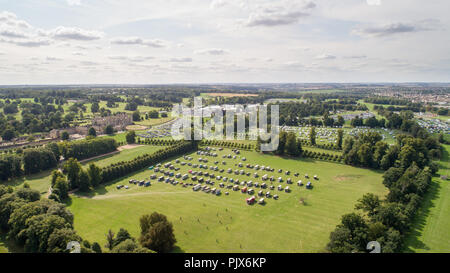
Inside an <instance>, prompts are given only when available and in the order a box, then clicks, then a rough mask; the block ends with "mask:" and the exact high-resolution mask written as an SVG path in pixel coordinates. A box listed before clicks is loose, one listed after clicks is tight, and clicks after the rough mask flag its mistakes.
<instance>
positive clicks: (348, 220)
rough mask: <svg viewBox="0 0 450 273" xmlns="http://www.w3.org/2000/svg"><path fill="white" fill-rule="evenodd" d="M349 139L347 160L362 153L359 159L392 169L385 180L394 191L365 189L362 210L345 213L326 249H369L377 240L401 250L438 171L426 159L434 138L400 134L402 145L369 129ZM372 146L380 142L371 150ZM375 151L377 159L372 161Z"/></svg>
mask: <svg viewBox="0 0 450 273" xmlns="http://www.w3.org/2000/svg"><path fill="white" fill-rule="evenodd" d="M346 142H347V144H348V145H349V143H353V144H352V145H351V146H352V149H351V150H350V151H349V152H347V151H348V149H347V147H346V146H344V151H345V152H347V154H346V158H345V160H346V161H348V160H349V158H354V159H356V158H358V160H359V164H366V165H367V166H374V165H373V164H376V165H379V166H381V167H382V168H387V171H386V172H385V173H384V175H383V184H384V185H385V186H386V187H387V188H388V189H389V193H388V195H387V197H386V199H385V200H381V199H380V198H379V197H378V196H376V195H374V194H371V193H368V194H365V195H364V196H363V197H362V198H361V199H360V200H359V201H358V203H357V204H356V207H355V208H356V209H357V210H358V212H354V213H350V214H346V215H344V216H343V217H342V219H341V223H340V224H339V225H338V226H337V227H336V229H335V230H334V231H333V232H332V233H331V234H330V242H329V243H328V245H327V249H328V250H329V251H331V252H346V253H349V252H365V251H366V247H367V243H368V242H370V241H377V242H379V243H380V245H381V248H382V252H398V251H400V250H401V248H402V240H403V238H404V236H405V234H406V232H408V230H409V229H410V227H411V222H412V220H413V218H414V216H415V214H416V212H417V209H418V208H419V206H420V204H421V201H422V199H423V196H424V194H425V193H426V191H427V189H428V187H429V185H430V183H431V178H432V175H433V174H434V173H435V172H437V170H438V169H437V166H436V164H434V163H432V162H431V160H429V158H427V156H428V153H427V149H429V148H427V143H428V145H430V144H431V143H434V141H432V140H430V139H425V140H424V139H418V138H413V137H411V136H399V137H398V144H397V145H393V146H391V147H389V146H388V145H387V144H386V143H383V142H381V141H379V137H378V136H377V135H374V134H365V135H360V136H359V137H358V138H354V139H353V140H348V141H346ZM370 145H371V146H375V147H374V148H373V149H371V148H370V147H369V146H370ZM433 145H434V144H433ZM357 147H358V148H357ZM353 149H355V150H357V151H355V150H353ZM352 150H353V151H352ZM383 151H384V152H383ZM383 154H384V156H382V155H383ZM370 156H373V158H374V160H373V161H372V162H371V161H370V160H369V157H370ZM380 158H381V160H380Z"/></svg>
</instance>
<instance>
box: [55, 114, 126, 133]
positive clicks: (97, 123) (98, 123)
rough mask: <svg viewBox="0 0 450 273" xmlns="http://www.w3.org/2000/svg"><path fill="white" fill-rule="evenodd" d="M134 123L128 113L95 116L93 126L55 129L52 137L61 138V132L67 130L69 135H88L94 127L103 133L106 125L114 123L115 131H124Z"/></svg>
mask: <svg viewBox="0 0 450 273" xmlns="http://www.w3.org/2000/svg"><path fill="white" fill-rule="evenodd" d="M131 124H133V119H132V117H131V115H129V114H127V113H118V114H116V115H114V116H107V117H95V118H93V119H92V125H91V126H77V127H69V128H64V129H55V130H51V131H50V137H51V138H59V137H60V136H61V133H62V132H64V131H66V132H68V133H69V135H71V136H73V135H80V136H86V135H87V134H88V131H89V128H91V127H93V128H94V129H95V131H96V132H97V134H102V133H103V132H104V131H105V128H106V126H108V125H112V126H113V127H114V130H115V131H124V130H125V129H126V127H127V126H128V125H131Z"/></svg>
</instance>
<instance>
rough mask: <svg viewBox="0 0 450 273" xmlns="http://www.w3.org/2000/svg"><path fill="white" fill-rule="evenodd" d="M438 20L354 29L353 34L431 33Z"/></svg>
mask: <svg viewBox="0 0 450 273" xmlns="http://www.w3.org/2000/svg"><path fill="white" fill-rule="evenodd" d="M437 24H438V22H437V21H436V20H424V21H421V22H416V23H391V24H385V25H378V26H368V27H361V28H357V29H354V30H353V31H352V33H353V34H356V35H359V36H368V37H381V36H389V35H395V34H401V33H411V32H420V31H429V30H434V29H436V28H437Z"/></svg>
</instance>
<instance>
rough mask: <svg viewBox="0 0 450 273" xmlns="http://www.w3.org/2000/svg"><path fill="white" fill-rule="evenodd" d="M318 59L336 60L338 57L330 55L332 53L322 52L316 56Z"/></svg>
mask: <svg viewBox="0 0 450 273" xmlns="http://www.w3.org/2000/svg"><path fill="white" fill-rule="evenodd" d="M316 59H318V60H334V59H336V56H334V55H330V54H320V55H317V56H316Z"/></svg>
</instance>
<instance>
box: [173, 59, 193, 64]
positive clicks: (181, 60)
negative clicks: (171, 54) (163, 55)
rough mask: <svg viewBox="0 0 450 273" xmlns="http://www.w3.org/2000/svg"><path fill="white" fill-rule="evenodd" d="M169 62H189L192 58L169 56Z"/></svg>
mask: <svg viewBox="0 0 450 273" xmlns="http://www.w3.org/2000/svg"><path fill="white" fill-rule="evenodd" d="M169 62H172V63H191V62H192V58H170V59H169Z"/></svg>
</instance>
